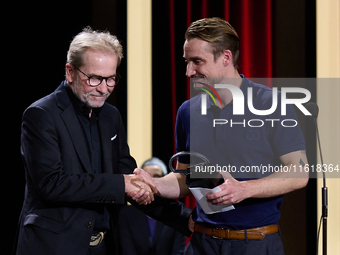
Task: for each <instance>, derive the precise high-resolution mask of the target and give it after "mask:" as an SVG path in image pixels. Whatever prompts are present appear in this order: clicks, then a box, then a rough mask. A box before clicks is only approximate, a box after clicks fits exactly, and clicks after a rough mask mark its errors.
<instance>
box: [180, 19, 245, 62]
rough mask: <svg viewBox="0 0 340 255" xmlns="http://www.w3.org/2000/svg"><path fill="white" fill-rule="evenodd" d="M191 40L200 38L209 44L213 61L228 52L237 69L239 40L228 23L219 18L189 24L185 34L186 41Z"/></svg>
mask: <svg viewBox="0 0 340 255" xmlns="http://www.w3.org/2000/svg"><path fill="white" fill-rule="evenodd" d="M193 38H200V39H202V40H204V41H206V42H209V43H210V44H211V48H212V54H213V55H214V60H215V61H216V60H217V58H218V57H219V56H220V55H221V54H222V53H223V51H224V50H230V51H231V53H232V55H233V65H234V67H235V68H238V65H237V64H238V59H239V51H240V39H239V37H238V34H237V33H236V31H235V29H234V28H233V27H232V26H231V25H230V24H229V22H227V21H225V20H223V19H221V18H205V19H200V20H197V21H195V22H193V23H191V25H190V26H189V27H188V29H187V31H186V32H185V39H186V40H188V41H189V40H190V39H193Z"/></svg>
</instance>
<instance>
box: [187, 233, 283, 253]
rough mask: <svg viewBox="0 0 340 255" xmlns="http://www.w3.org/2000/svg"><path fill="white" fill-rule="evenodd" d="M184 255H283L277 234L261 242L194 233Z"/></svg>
mask: <svg viewBox="0 0 340 255" xmlns="http://www.w3.org/2000/svg"><path fill="white" fill-rule="evenodd" d="M185 255H284V250H283V244H282V241H281V237H280V234H279V233H274V234H268V235H266V237H265V238H264V239H263V240H235V239H231V240H225V239H214V238H212V237H210V236H206V235H204V234H200V233H197V232H194V234H193V235H192V237H191V240H190V243H189V245H188V247H187V249H186V252H185Z"/></svg>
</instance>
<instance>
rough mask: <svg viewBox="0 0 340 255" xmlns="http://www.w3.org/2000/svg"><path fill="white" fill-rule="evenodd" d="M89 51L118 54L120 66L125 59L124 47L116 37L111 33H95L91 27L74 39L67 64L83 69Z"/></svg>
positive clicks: (68, 53)
mask: <svg viewBox="0 0 340 255" xmlns="http://www.w3.org/2000/svg"><path fill="white" fill-rule="evenodd" d="M87 49H93V50H100V51H105V52H110V53H114V54H116V56H117V65H118V66H119V64H120V62H121V60H122V58H123V47H122V45H121V44H120V43H119V41H118V39H117V37H116V36H114V35H111V34H110V33H109V32H99V31H94V30H92V28H91V27H86V28H84V29H83V31H82V32H80V33H79V34H78V35H76V36H75V37H74V38H73V40H72V42H71V44H70V48H69V50H68V52H67V63H68V64H71V65H72V66H74V67H78V68H79V67H81V66H82V65H83V56H84V53H85V51H86V50H87Z"/></svg>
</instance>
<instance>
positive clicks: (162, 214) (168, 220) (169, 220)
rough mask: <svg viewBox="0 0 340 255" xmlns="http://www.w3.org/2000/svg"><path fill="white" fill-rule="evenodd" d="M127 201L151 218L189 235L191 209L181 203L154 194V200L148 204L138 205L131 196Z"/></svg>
mask: <svg viewBox="0 0 340 255" xmlns="http://www.w3.org/2000/svg"><path fill="white" fill-rule="evenodd" d="M129 202H130V203H131V204H132V205H133V206H135V207H137V208H138V209H139V210H141V211H142V212H144V213H145V214H146V215H148V216H150V217H151V218H153V219H155V220H158V221H160V222H162V223H163V224H165V225H167V226H169V227H172V228H173V229H175V230H177V231H178V232H180V233H182V234H183V235H185V236H187V237H190V236H191V234H192V232H191V231H190V230H189V228H188V221H189V216H190V214H191V213H192V210H191V209H190V208H188V207H186V206H185V205H184V204H183V203H181V202H179V201H176V200H172V199H166V198H162V197H159V196H155V200H154V201H153V202H152V203H151V204H149V205H138V204H137V203H136V202H135V201H134V200H132V199H131V198H130V199H129Z"/></svg>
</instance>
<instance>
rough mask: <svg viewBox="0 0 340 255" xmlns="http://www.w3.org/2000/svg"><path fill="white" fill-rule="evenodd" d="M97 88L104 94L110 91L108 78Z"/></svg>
mask: <svg viewBox="0 0 340 255" xmlns="http://www.w3.org/2000/svg"><path fill="white" fill-rule="evenodd" d="M96 90H97V91H98V92H101V93H102V94H106V93H107V92H108V87H107V85H106V80H103V81H102V83H100V84H99V85H98V86H97V87H96Z"/></svg>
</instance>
